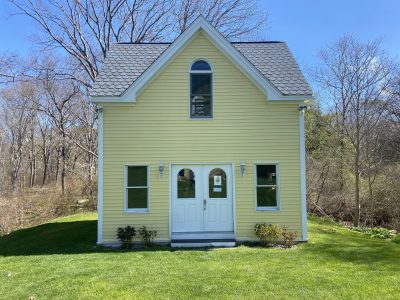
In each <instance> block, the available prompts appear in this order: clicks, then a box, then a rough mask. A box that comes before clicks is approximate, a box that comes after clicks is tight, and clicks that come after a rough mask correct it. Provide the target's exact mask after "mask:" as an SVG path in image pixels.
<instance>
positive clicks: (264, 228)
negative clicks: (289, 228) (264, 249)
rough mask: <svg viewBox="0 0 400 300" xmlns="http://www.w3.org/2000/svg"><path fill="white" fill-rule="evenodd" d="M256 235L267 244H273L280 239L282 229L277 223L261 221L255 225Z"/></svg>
mask: <svg viewBox="0 0 400 300" xmlns="http://www.w3.org/2000/svg"><path fill="white" fill-rule="evenodd" d="M254 229H255V232H256V235H257V236H258V237H259V239H260V241H261V242H262V243H263V244H264V245H265V246H273V245H275V244H276V242H277V241H278V238H279V237H280V235H281V233H282V229H281V228H280V227H279V226H278V225H275V224H266V223H259V224H256V225H255V228H254Z"/></svg>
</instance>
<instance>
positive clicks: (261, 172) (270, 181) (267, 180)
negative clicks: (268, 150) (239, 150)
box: [257, 165, 276, 185]
mask: <svg viewBox="0 0 400 300" xmlns="http://www.w3.org/2000/svg"><path fill="white" fill-rule="evenodd" d="M275 184H276V165H257V185H275Z"/></svg>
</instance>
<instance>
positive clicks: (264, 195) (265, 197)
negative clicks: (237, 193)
mask: <svg viewBox="0 0 400 300" xmlns="http://www.w3.org/2000/svg"><path fill="white" fill-rule="evenodd" d="M276 189H277V188H276V187H257V206H258V207H263V206H264V207H265V206H273V207H275V206H277V201H276Z"/></svg>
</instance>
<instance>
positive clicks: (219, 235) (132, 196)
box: [91, 17, 312, 246]
mask: <svg viewBox="0 0 400 300" xmlns="http://www.w3.org/2000/svg"><path fill="white" fill-rule="evenodd" d="M311 98H312V92H311V89H310V87H309V85H308V83H307V82H306V81H305V79H304V76H303V75H302V73H301V71H300V69H299V67H298V65H297V63H296V62H295V60H294V58H293V56H292V54H291V53H290V51H289V49H288V48H287V45H286V44H285V43H282V42H254V43H251V42H250V43H231V42H229V41H228V40H226V39H225V38H224V37H223V36H222V35H221V34H220V33H219V32H218V31H217V30H216V29H215V28H214V27H213V26H212V25H210V23H208V22H207V21H206V20H205V19H204V18H202V17H199V18H197V19H196V20H195V21H194V22H193V24H192V25H191V26H190V27H189V28H188V29H187V30H186V31H185V32H184V33H183V34H181V35H180V36H179V37H178V38H177V39H176V40H175V41H174V42H173V43H150V44H135V43H133V44H126V43H121V44H115V45H113V46H112V48H111V49H110V51H109V53H108V56H107V59H106V61H105V63H104V66H103V69H102V71H101V72H100V75H99V78H98V80H97V81H96V83H95V85H94V88H93V90H92V92H91V100H92V101H93V102H94V103H96V104H97V105H98V107H99V109H98V113H99V127H98V129H99V168H98V176H99V179H98V213H99V219H98V243H99V244H114V243H117V242H118V240H117V238H116V231H117V228H118V227H122V226H126V225H131V226H135V227H136V228H138V227H141V226H143V225H145V226H146V227H147V228H148V229H154V230H157V237H156V239H155V241H157V242H166V243H171V244H172V245H175V246H185V245H188V246H196V245H199V246H204V245H231V244H233V243H235V242H236V241H245V240H256V239H257V238H256V236H255V234H254V225H255V224H256V223H260V222H265V223H273V224H278V225H281V226H287V227H288V228H289V229H291V230H295V231H297V232H298V234H299V240H302V241H306V240H307V225H306V192H305V153H304V109H305V101H307V100H308V99H311Z"/></svg>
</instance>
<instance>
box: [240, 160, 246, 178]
mask: <svg viewBox="0 0 400 300" xmlns="http://www.w3.org/2000/svg"><path fill="white" fill-rule="evenodd" d="M245 170H246V164H245V163H244V162H241V163H240V176H241V177H243V176H244V172H245Z"/></svg>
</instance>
